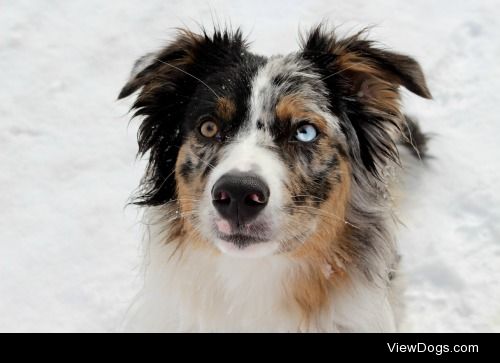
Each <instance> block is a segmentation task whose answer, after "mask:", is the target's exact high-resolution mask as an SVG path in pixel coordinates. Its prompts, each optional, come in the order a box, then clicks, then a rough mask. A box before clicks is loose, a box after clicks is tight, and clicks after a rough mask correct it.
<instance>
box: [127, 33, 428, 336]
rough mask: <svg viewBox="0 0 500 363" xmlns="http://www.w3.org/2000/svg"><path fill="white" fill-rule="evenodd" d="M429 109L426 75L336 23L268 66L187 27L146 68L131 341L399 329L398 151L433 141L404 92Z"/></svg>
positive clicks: (140, 77)
mask: <svg viewBox="0 0 500 363" xmlns="http://www.w3.org/2000/svg"><path fill="white" fill-rule="evenodd" d="M401 86H402V87H405V88H406V89H408V90H409V91H411V92H413V93H415V94H417V95H419V96H421V97H424V98H431V94H430V92H429V90H428V88H427V86H426V82H425V79H424V75H423V73H422V70H421V67H420V66H419V64H418V63H417V62H416V61H415V60H414V59H412V58H410V57H408V56H406V55H402V54H398V53H394V52H392V51H388V50H385V49H382V48H381V47H380V46H377V44H376V43H374V42H372V41H369V40H367V39H366V36H365V33H364V32H360V33H357V34H355V35H353V36H350V37H346V38H338V37H336V36H335V34H334V32H333V31H330V30H328V28H327V27H326V26H323V25H321V26H318V27H316V28H314V29H312V30H311V31H310V32H309V33H308V34H306V35H305V36H303V37H302V41H301V45H300V47H299V50H298V51H297V52H294V53H291V54H288V55H277V56H272V57H269V58H268V57H263V56H260V55H256V54H254V53H251V52H250V51H249V48H248V45H247V43H246V41H245V39H244V38H243V37H242V35H241V32H240V31H239V30H237V31H232V30H222V29H215V30H214V31H212V32H210V33H208V32H206V31H203V30H202V31H200V32H198V33H195V32H191V31H189V30H180V31H179V33H178V35H177V37H176V39H174V40H173V41H172V42H171V43H169V44H168V45H167V46H166V47H164V48H163V49H161V50H159V51H158V52H155V53H150V54H147V55H145V56H144V57H142V58H140V59H139V60H138V61H137V62H136V64H135V66H134V68H133V70H132V74H131V77H130V79H129V81H128V83H126V85H125V86H124V88H123V89H122V91H121V93H120V95H119V98H120V99H121V98H124V97H127V96H130V95H132V94H134V93H135V92H137V95H136V99H135V102H134V103H133V106H132V108H133V110H135V116H140V118H141V124H140V128H139V131H138V143H139V154H140V155H147V156H148V166H147V170H146V173H145V176H144V178H143V180H142V182H141V185H140V188H139V190H138V193H137V196H136V199H135V203H137V204H139V205H141V206H144V218H145V225H146V226H147V233H146V240H147V241H146V249H145V251H146V253H145V259H146V262H145V281H144V287H143V289H142V291H141V292H140V294H139V295H138V297H137V299H136V301H135V302H134V303H133V304H132V307H131V309H130V311H129V316H128V319H127V324H126V329H127V330H131V331H183V332H187V331H203V332H220V331H222V332H229V331H250V332H257V331H266V332H268V331H277V332H367V331H368V332H377V331H384V332H388V331H395V330H397V328H398V320H399V319H398V317H399V311H400V305H401V303H400V296H399V295H400V292H399V290H400V288H399V283H398V278H399V275H398V272H397V266H398V260H399V255H398V251H397V246H396V243H395V239H394V237H393V230H394V223H393V221H394V214H393V209H394V208H393V204H394V203H393V198H391V189H392V188H391V185H392V181H391V179H392V177H391V175H393V172H392V171H393V170H396V169H397V166H398V165H400V163H399V161H400V158H399V153H398V144H401V145H407V146H409V147H410V148H411V150H413V152H414V154H415V155H417V156H420V157H421V156H423V154H424V151H425V150H424V149H425V139H426V138H425V135H424V134H422V133H421V132H420V130H419V128H418V126H417V124H416V123H415V122H414V121H413V120H411V119H410V118H408V117H407V116H406V115H405V114H404V113H403V112H402V111H401V107H400V92H399V89H400V87H401Z"/></svg>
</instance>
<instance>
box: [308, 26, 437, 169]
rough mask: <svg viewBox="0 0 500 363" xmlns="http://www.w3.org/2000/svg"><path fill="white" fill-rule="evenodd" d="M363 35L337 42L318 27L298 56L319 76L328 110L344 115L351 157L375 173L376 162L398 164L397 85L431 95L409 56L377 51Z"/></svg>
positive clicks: (400, 121)
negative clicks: (352, 144) (327, 93)
mask: <svg viewBox="0 0 500 363" xmlns="http://www.w3.org/2000/svg"><path fill="white" fill-rule="evenodd" d="M363 34H364V32H360V33H358V34H356V35H354V36H351V37H348V38H345V39H337V38H336V36H335V34H334V33H333V32H328V31H326V30H325V28H324V27H323V26H318V27H316V28H314V29H313V30H312V31H311V32H310V33H309V34H308V36H307V37H306V38H305V39H304V40H303V45H302V51H301V54H302V56H303V57H304V58H305V59H307V60H309V61H311V62H312V63H313V64H314V65H315V66H316V67H317V69H318V71H319V72H320V73H321V75H322V80H323V81H324V82H325V84H326V85H327V87H328V89H329V90H330V93H331V99H332V104H333V106H334V108H336V109H337V110H343V111H342V112H344V113H345V114H346V116H347V117H346V118H347V119H348V120H343V121H344V123H343V127H344V129H345V131H346V134H347V136H348V137H351V138H352V137H354V136H355V137H356V139H355V140H351V141H355V146H356V147H355V150H354V151H355V155H354V156H355V157H356V158H358V159H360V160H361V161H362V162H363V164H364V165H365V167H366V168H367V169H368V170H369V171H371V172H373V173H375V174H377V172H378V170H377V169H378V168H377V164H385V163H386V161H387V159H392V160H395V161H397V160H398V154H397V149H396V146H395V145H394V131H398V129H401V128H402V127H403V122H404V117H403V115H402V113H401V110H400V94H399V87H400V86H403V87H405V88H407V89H408V90H409V91H411V92H413V93H415V94H417V95H419V96H421V97H424V98H432V96H431V93H430V91H429V89H428V88H427V84H426V81H425V77H424V74H423V72H422V69H421V67H420V65H419V64H418V63H417V62H416V61H415V60H414V59H413V58H411V57H408V56H406V55H402V54H397V53H393V52H390V51H387V50H383V49H380V48H378V47H376V45H375V44H374V43H373V42H371V41H369V40H366V39H364V38H363Z"/></svg>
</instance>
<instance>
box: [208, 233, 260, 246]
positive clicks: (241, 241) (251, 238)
mask: <svg viewBox="0 0 500 363" xmlns="http://www.w3.org/2000/svg"><path fill="white" fill-rule="evenodd" d="M217 237H218V238H219V239H221V240H223V241H226V242H230V243H233V244H234V245H236V246H237V247H239V248H245V247H247V246H249V245H252V244H255V243H263V242H268V241H269V240H268V239H267V238H264V237H263V236H259V235H255V234H244V233H232V234H223V233H218V234H217Z"/></svg>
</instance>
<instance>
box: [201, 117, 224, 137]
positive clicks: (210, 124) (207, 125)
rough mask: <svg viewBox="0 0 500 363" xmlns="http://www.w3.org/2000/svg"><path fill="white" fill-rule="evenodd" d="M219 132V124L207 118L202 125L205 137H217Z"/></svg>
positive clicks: (202, 132)
mask: <svg viewBox="0 0 500 363" xmlns="http://www.w3.org/2000/svg"><path fill="white" fill-rule="evenodd" d="M218 132H219V126H217V124H216V123H215V122H214V121H213V120H206V121H204V122H203V123H202V124H201V126H200V133H201V134H202V135H203V136H205V137H208V138H212V137H215V136H216V135H217V133H218Z"/></svg>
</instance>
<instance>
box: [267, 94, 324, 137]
mask: <svg viewBox="0 0 500 363" xmlns="http://www.w3.org/2000/svg"><path fill="white" fill-rule="evenodd" d="M306 105H307V101H306V100H304V99H303V98H302V97H300V96H299V95H294V94H292V95H286V96H283V97H282V98H281V99H280V101H279V102H278V104H277V105H276V116H277V118H278V119H279V120H281V121H290V120H310V121H312V122H314V124H315V125H316V127H318V128H319V129H321V130H325V129H326V128H327V124H326V121H325V119H323V117H321V116H319V115H318V114H316V113H314V112H311V111H310V110H308V109H307V107H306Z"/></svg>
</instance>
